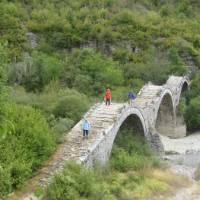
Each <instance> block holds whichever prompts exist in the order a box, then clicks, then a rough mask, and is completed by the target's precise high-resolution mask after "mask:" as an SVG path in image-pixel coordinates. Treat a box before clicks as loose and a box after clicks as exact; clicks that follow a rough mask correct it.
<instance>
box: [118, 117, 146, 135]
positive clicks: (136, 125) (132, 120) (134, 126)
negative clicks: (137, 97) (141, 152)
mask: <svg viewBox="0 0 200 200" xmlns="http://www.w3.org/2000/svg"><path fill="white" fill-rule="evenodd" d="M122 130H133V131H134V132H135V133H137V134H139V135H140V136H143V137H145V130H144V127H143V124H142V122H141V119H140V118H139V117H138V115H136V114H131V115H129V116H128V117H127V118H126V119H125V120H124V122H123V123H122V124H121V126H120V128H119V130H118V132H120V131H122ZM116 137H117V136H116Z"/></svg>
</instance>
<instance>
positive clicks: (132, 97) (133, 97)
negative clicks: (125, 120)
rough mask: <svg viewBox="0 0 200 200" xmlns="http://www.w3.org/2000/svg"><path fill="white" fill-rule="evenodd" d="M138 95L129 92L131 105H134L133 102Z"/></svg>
mask: <svg viewBox="0 0 200 200" xmlns="http://www.w3.org/2000/svg"><path fill="white" fill-rule="evenodd" d="M136 97H137V96H136V94H135V93H134V92H129V93H128V99H129V104H130V105H132V103H133V100H134V99H136Z"/></svg>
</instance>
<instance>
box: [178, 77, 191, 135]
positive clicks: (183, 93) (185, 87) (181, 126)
mask: <svg viewBox="0 0 200 200" xmlns="http://www.w3.org/2000/svg"><path fill="white" fill-rule="evenodd" d="M187 91H189V83H188V82H187V81H186V80H185V81H184V82H183V83H182V84H181V90H180V94H179V97H178V101H177V106H176V107H175V115H176V133H177V136H178V137H185V136H186V135H187V126H186V123H185V119H184V116H183V112H182V111H181V110H182V109H181V104H183V105H184V104H186V101H187V100H186V99H187Z"/></svg>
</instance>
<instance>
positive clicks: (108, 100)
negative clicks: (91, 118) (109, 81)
mask: <svg viewBox="0 0 200 200" xmlns="http://www.w3.org/2000/svg"><path fill="white" fill-rule="evenodd" d="M111 98H112V95H111V91H110V89H109V88H107V89H106V92H105V95H104V101H105V103H106V106H109V105H110V103H111Z"/></svg>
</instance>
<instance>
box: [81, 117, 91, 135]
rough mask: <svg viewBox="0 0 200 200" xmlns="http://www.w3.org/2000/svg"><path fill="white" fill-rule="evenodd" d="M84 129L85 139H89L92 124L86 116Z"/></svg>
mask: <svg viewBox="0 0 200 200" xmlns="http://www.w3.org/2000/svg"><path fill="white" fill-rule="evenodd" d="M82 129H83V139H85V138H86V139H88V134H89V130H90V129H91V125H90V122H89V121H88V120H87V119H86V118H84V119H83V124H82Z"/></svg>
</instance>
